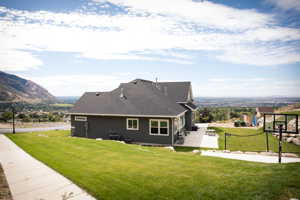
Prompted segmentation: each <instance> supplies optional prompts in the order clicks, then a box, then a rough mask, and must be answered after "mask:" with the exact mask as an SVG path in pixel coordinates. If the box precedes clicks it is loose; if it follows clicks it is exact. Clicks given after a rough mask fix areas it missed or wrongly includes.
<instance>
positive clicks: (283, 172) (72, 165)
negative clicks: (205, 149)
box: [7, 131, 300, 200]
mask: <svg viewBox="0 0 300 200" xmlns="http://www.w3.org/2000/svg"><path fill="white" fill-rule="evenodd" d="M7 136H8V137H9V138H10V139H11V140H13V141H14V142H15V143H16V144H17V145H19V146H20V147H21V148H23V149H24V150H25V151H27V152H28V153H29V154H31V155H32V156H34V157H35V158H37V159H39V160H40V161H42V162H44V163H46V164H47V165H48V166H50V167H52V168H53V169H55V170H56V171H58V172H60V173H61V174H63V175H64V176H66V177H68V178H69V179H71V180H72V181H74V182H75V183H76V184H78V185H79V186H81V187H82V188H84V189H86V190H87V191H88V192H89V193H91V194H92V195H93V196H95V197H96V198H98V199H114V200H118V199H122V200H123V199H130V200H133V199H178V200H183V199H191V200H192V199H197V200H198V199H224V200H225V199H235V200H239V199H251V200H252V199H256V200H265V199H271V200H272V199H278V200H285V199H289V198H300V184H299V183H300V164H282V165H279V164H260V163H251V162H244V161H237V160H226V159H221V158H213V157H202V156H199V155H194V154H191V153H183V152H170V151H169V150H168V149H164V148H158V147H142V146H138V145H127V144H120V143H118V142H115V141H98V140H92V139H84V138H73V137H69V132H68V131H49V132H40V133H24V134H7Z"/></svg>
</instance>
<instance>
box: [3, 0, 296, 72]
mask: <svg viewBox="0 0 300 200" xmlns="http://www.w3.org/2000/svg"><path fill="white" fill-rule="evenodd" d="M101 2H103V1H101ZM109 2H111V3H113V4H116V5H118V6H121V7H124V9H125V8H126V9H128V11H129V13H128V14H116V15H109V14H95V13H89V12H70V13H54V12H48V11H34V12H31V11H22V10H16V9H8V8H5V7H0V14H2V17H0V44H1V46H0V69H4V70H26V69H32V68H37V67H38V66H40V65H42V61H41V60H40V59H39V58H38V57H37V56H35V55H34V52H36V51H37V52H39V51H54V52H73V53H76V55H79V56H80V57H83V58H93V59H99V60H120V59H122V60H125V59H133V60H150V61H161V62H173V63H180V64H191V63H193V59H194V58H193V57H192V56H190V55H188V52H189V51H198V52H202V51H209V52H212V53H213V54H215V58H216V59H219V60H221V61H225V62H231V63H238V64H250V65H257V66H269V65H277V64H288V63H295V62H299V61H300V53H299V48H298V47H297V46H299V45H298V44H299V40H300V32H299V29H295V28H294V29H293V28H287V27H282V26H279V25H276V21H275V20H274V18H273V16H272V15H269V14H263V13H259V12H257V11H256V10H245V9H236V8H231V7H228V6H224V5H221V4H216V3H212V2H209V1H203V2H195V1H191V0H174V1H172V3H171V4H170V1H168V0H160V1H158V0H153V1H148V0H126V1H120V0H109ZM94 6H99V7H101V6H102V8H103V5H98V4H96V5H94ZM105 9H109V8H107V5H106V8H105Z"/></svg>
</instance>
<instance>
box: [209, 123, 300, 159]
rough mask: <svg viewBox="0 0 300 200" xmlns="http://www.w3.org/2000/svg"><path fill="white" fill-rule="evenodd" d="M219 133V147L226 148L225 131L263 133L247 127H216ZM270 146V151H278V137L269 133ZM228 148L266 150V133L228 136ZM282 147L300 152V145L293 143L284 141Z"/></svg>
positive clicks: (289, 150)
mask: <svg viewBox="0 0 300 200" xmlns="http://www.w3.org/2000/svg"><path fill="white" fill-rule="evenodd" d="M214 129H215V130H216V131H217V133H218V134H219V136H220V137H219V147H220V149H224V146H225V145H224V143H225V136H224V135H225V133H232V134H236V135H254V134H258V133H263V130H262V129H258V130H256V129H246V128H220V127H215V128H214ZM269 148H270V151H273V152H278V139H277V138H275V137H274V136H272V135H271V134H270V135H269ZM227 149H229V150H231V151H266V135H265V134H261V135H258V136H251V137H236V136H230V137H227ZM282 149H283V151H284V152H297V153H299V154H300V147H299V146H297V145H295V144H292V143H287V142H283V145H282Z"/></svg>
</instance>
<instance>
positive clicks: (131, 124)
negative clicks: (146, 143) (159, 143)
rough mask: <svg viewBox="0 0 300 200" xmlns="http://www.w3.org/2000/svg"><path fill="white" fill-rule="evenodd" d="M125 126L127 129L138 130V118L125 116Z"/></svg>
mask: <svg viewBox="0 0 300 200" xmlns="http://www.w3.org/2000/svg"><path fill="white" fill-rule="evenodd" d="M126 128H127V130H139V119H138V118H127V120H126Z"/></svg>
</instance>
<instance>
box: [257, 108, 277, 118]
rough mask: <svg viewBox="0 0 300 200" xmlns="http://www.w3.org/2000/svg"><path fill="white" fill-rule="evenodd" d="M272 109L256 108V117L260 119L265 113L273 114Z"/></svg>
mask: <svg viewBox="0 0 300 200" xmlns="http://www.w3.org/2000/svg"><path fill="white" fill-rule="evenodd" d="M273 112H274V108H273V107H257V108H256V117H257V118H260V117H263V115H264V114H265V113H273Z"/></svg>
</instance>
